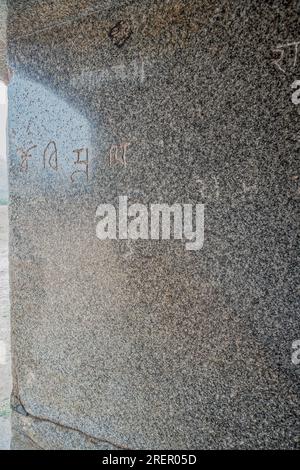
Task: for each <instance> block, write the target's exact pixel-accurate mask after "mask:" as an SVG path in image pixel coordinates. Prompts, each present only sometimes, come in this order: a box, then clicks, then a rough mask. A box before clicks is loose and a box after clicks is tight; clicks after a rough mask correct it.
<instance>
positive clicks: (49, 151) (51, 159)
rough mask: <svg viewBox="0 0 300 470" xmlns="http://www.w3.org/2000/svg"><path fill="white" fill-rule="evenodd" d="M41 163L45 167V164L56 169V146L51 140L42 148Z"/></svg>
mask: <svg viewBox="0 0 300 470" xmlns="http://www.w3.org/2000/svg"><path fill="white" fill-rule="evenodd" d="M43 164H44V168H45V169H46V165H47V164H48V166H49V167H50V168H51V169H52V170H55V171H57V170H58V163H57V147H56V143H55V142H54V141H53V140H51V141H50V142H49V144H48V145H47V147H46V148H45V150H44V154H43Z"/></svg>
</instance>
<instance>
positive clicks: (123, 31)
mask: <svg viewBox="0 0 300 470" xmlns="http://www.w3.org/2000/svg"><path fill="white" fill-rule="evenodd" d="M131 35H132V29H131V27H130V25H129V23H127V22H126V21H123V20H121V21H118V23H117V24H116V25H115V26H113V27H112V28H111V30H110V31H109V33H108V36H109V37H110V39H111V41H112V43H113V44H114V45H115V46H117V47H122V46H124V44H125V42H126V41H127V40H128V39H129V38H130V36H131Z"/></svg>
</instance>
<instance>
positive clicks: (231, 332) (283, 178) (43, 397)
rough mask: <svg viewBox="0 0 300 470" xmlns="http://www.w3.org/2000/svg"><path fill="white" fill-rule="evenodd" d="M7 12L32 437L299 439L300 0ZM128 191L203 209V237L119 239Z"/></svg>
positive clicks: (15, 292)
mask: <svg viewBox="0 0 300 470" xmlns="http://www.w3.org/2000/svg"><path fill="white" fill-rule="evenodd" d="M8 20H9V23H8V29H7V32H8V56H9V64H10V67H11V69H12V70H13V79H12V81H11V83H10V85H9V146H10V201H11V210H10V286H11V311H12V337H13V364H14V366H13V374H14V390H13V396H12V403H13V409H14V412H13V444H12V446H13V448H15V449H21V448H35V449H36V448H43V449H48V448H134V449H135V448H146V449H147V448H148V449H153V448H160V449H195V448H199V449H202V448H203V449H207V448H209V449H212V448H240V449H246V448H247V449H249V448H250V449H253V448H264V449H267V448H268V449H275V448H286V449H295V448H297V447H299V436H300V432H299V411H300V407H299V367H297V366H296V365H295V364H293V363H292V361H291V352H292V350H291V348H292V342H293V341H294V340H296V339H299V338H300V328H299V244H298V238H297V231H298V228H299V227H298V223H299V187H298V185H299V174H300V173H299V171H300V169H299V158H298V152H299V142H298V140H299V132H298V127H299V107H297V106H296V105H295V104H293V103H292V100H291V84H292V83H293V81H294V80H295V79H297V78H299V58H298V56H297V54H298V50H297V47H296V46H295V44H294V46H293V45H291V43H292V42H293V41H294V42H297V41H298V40H299V4H298V2H295V1H290V2H283V1H274V2H261V1H258V0H257V1H251V2H249V1H244V0H242V1H239V2H235V1H230V0H228V1H227V0H226V1H222V2H220V1H216V0H210V1H206V0H203V1H194V0H191V1H189V2H185V1H181V0H169V1H167V0H162V1H158V0H151V1H150V0H145V1H143V2H140V1H130V0H122V1H121V0H120V1H108V0H103V1H92V0H86V1H83V0H82V1H72V0H64V1H63V2H61V1H59V2H58V1H54V2H53V1H51V2H50V1H47V0H41V1H31V0H30V1H26V2H24V1H20V0H13V1H12V0H11V1H10V2H9V9H8ZM278 46H280V47H279V48H278ZM276 48H277V50H276ZM282 49H283V50H282ZM129 144H130V145H129ZM114 145H119V146H122V145H129V147H128V152H127V158H126V165H125V164H124V163H125V162H124V161H123V162H122V161H119V162H117V164H115V163H116V162H112V161H111V159H110V152H111V150H112V146H114ZM78 149H83V150H81V152H80V159H81V161H82V163H78V161H77V163H76V158H77V153H76V150H78ZM86 149H88V152H89V153H88V155H89V162H88V163H89V165H88V167H87V154H86ZM79 170H81V172H77V173H75V174H74V171H79ZM122 195H127V196H128V197H129V200H130V203H132V202H140V203H144V204H151V203H156V202H161V203H167V204H171V203H173V202H178V203H182V204H183V203H193V204H196V203H204V204H205V242H204V247H203V249H202V250H200V251H198V252H188V251H186V250H185V247H184V244H182V243H181V242H178V241H173V240H171V241H163V242H162V241H145V240H138V241H135V242H130V243H129V242H126V241H123V242H122V241H118V240H107V241H100V240H98V239H97V238H96V220H95V214H96V209H97V206H98V205H99V204H100V203H113V204H115V203H116V202H117V200H118V196H122Z"/></svg>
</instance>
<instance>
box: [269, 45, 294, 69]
mask: <svg viewBox="0 0 300 470" xmlns="http://www.w3.org/2000/svg"><path fill="white" fill-rule="evenodd" d="M299 44H300V41H297V42H288V43H286V44H279V45H278V46H276V48H275V49H273V52H274V53H276V54H279V57H278V58H277V59H275V60H273V62H272V63H273V64H274V65H275V66H276V67H277V68H278V70H280V71H281V72H283V73H286V68H287V67H290V65H292V67H293V68H294V67H296V65H297V60H298V46H299Z"/></svg>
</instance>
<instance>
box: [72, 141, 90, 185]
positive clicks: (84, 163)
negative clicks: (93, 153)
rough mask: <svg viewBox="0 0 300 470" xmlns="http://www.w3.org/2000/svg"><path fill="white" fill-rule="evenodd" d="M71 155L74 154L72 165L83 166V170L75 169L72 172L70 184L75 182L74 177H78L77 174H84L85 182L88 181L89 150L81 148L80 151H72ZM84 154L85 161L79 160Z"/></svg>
mask: <svg viewBox="0 0 300 470" xmlns="http://www.w3.org/2000/svg"><path fill="white" fill-rule="evenodd" d="M73 153H76V157H77V158H76V161H75V162H74V165H76V166H79V167H80V166H83V169H80V168H78V169H76V170H75V171H73V173H72V174H71V181H72V183H73V182H74V181H75V180H74V176H75V175H79V174H84V175H85V177H86V180H87V181H88V180H89V149H88V148H82V149H76V150H73ZM82 153H85V159H84V160H82V159H81V154H82Z"/></svg>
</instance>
